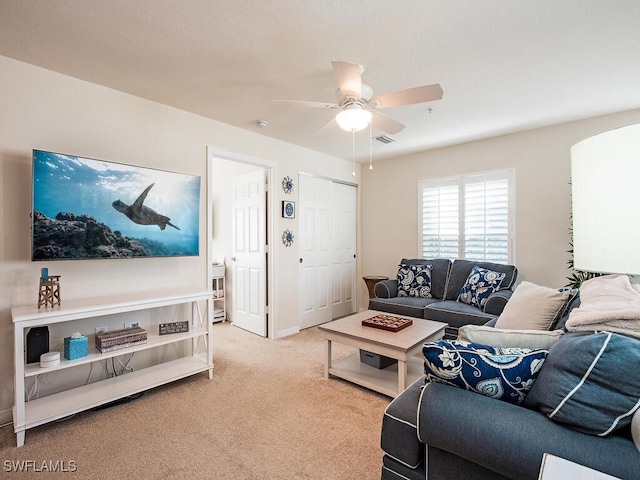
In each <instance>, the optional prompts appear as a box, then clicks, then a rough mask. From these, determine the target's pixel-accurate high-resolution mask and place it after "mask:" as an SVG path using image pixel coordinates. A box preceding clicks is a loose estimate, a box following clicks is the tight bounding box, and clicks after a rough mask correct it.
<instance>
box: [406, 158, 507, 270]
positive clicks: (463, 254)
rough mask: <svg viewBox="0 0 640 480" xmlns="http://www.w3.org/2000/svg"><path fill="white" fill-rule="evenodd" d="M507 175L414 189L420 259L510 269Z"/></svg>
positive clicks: (452, 180) (437, 182) (466, 178)
mask: <svg viewBox="0 0 640 480" xmlns="http://www.w3.org/2000/svg"><path fill="white" fill-rule="evenodd" d="M513 190H514V185H513V170H504V171H499V172H491V173H486V174H479V175H467V176H461V177H452V178H443V179H434V180H424V181H422V182H420V184H419V191H420V195H419V202H420V205H419V212H420V230H419V231H420V248H421V256H422V258H451V259H454V258H466V259H469V260H478V261H487V262H495V263H511V262H512V251H511V238H512V230H513V227H512V224H513V220H512V217H513V215H512V213H511V212H512V210H513V205H512V203H513V202H512V200H511V199H512V198H514V192H513Z"/></svg>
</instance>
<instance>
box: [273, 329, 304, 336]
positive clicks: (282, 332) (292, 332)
mask: <svg viewBox="0 0 640 480" xmlns="http://www.w3.org/2000/svg"><path fill="white" fill-rule="evenodd" d="M296 333H300V327H292V328H288V329H287V330H280V331H279V332H278V333H277V334H276V337H275V338H284V337H288V336H290V335H295V334H296Z"/></svg>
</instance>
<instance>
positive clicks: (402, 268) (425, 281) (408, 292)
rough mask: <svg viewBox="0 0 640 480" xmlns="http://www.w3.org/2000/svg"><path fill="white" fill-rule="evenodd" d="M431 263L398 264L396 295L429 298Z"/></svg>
mask: <svg viewBox="0 0 640 480" xmlns="http://www.w3.org/2000/svg"><path fill="white" fill-rule="evenodd" d="M432 269H433V266H431V265H405V264H400V265H398V296H399V297H421V298H431V270H432Z"/></svg>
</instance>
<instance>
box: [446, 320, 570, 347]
mask: <svg viewBox="0 0 640 480" xmlns="http://www.w3.org/2000/svg"><path fill="white" fill-rule="evenodd" d="M563 334H564V331H563V330H553V331H551V332H545V331H542V330H513V329H501V328H493V327H485V326H484V325H464V326H462V327H460V329H459V330H458V340H460V341H463V342H472V343H481V344H483V345H490V346H492V347H499V348H531V349H533V350H536V349H542V350H548V349H549V347H550V346H551V345H553V344H554V343H555V341H556V340H558V338H560V337H561V336H562V335H563Z"/></svg>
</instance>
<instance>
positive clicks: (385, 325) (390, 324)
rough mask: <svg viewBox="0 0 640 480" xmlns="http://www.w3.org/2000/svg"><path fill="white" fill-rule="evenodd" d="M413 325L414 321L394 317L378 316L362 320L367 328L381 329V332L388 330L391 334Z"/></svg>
mask: <svg viewBox="0 0 640 480" xmlns="http://www.w3.org/2000/svg"><path fill="white" fill-rule="evenodd" d="M411 324H413V320H410V319H408V318H399V317H394V316H393V315H376V316H375V317H371V318H367V319H366V320H362V325H364V326H365V327H373V328H379V329H380V330H388V331H390V332H397V331H398V330H402V329H403V328H407V327H408V326H409V325H411Z"/></svg>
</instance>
